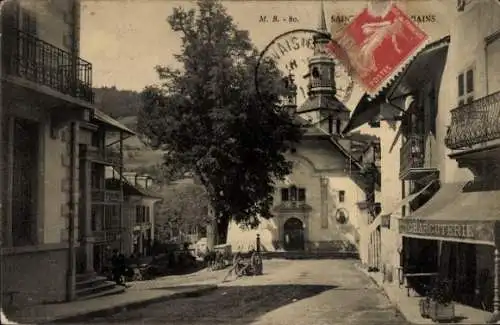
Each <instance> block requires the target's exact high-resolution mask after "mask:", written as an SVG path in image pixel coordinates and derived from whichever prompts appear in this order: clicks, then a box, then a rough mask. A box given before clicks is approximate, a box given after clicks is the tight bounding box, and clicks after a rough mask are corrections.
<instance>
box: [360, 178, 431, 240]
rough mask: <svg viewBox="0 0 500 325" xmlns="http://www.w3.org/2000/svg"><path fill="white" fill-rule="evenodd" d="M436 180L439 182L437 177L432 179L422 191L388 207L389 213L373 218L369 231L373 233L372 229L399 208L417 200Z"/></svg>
mask: <svg viewBox="0 0 500 325" xmlns="http://www.w3.org/2000/svg"><path fill="white" fill-rule="evenodd" d="M436 182H438V180H437V179H435V180H432V181H430V182H429V184H427V185H426V186H424V187H423V188H422V189H421V190H420V191H417V192H415V193H413V194H410V195H408V196H406V197H405V198H404V199H402V200H401V201H399V202H398V203H397V204H394V205H393V206H392V207H391V208H389V209H387V210H386V211H390V212H389V213H383V214H380V215H378V216H377V218H376V219H375V220H373V222H372V223H371V224H370V226H369V227H370V228H369V232H370V233H371V232H372V231H374V230H375V229H377V227H378V226H380V224H381V222H382V220H384V219H387V218H390V216H391V215H392V214H396V213H398V210H399V209H401V207H402V206H403V205H406V204H408V203H411V202H413V200H415V199H416V198H417V197H419V196H420V195H422V194H423V193H424V192H425V191H427V189H428V188H429V187H431V185H433V184H435V183H436Z"/></svg>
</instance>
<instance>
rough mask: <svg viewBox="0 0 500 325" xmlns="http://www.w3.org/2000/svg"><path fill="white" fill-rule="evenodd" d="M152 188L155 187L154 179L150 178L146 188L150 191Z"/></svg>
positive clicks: (147, 180)
mask: <svg viewBox="0 0 500 325" xmlns="http://www.w3.org/2000/svg"><path fill="white" fill-rule="evenodd" d="M151 186H153V179H152V178H151V177H149V176H148V178H147V179H146V188H147V189H149V188H151Z"/></svg>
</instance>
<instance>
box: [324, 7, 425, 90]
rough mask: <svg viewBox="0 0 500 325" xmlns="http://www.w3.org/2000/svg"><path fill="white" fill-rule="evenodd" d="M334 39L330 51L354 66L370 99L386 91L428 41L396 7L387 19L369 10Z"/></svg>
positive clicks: (389, 12)
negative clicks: (381, 91) (384, 89)
mask: <svg viewBox="0 0 500 325" xmlns="http://www.w3.org/2000/svg"><path fill="white" fill-rule="evenodd" d="M333 38H334V40H335V41H336V42H337V44H335V42H330V44H328V45H327V49H328V51H330V53H332V54H333V55H334V56H336V57H337V59H339V60H340V61H341V62H342V63H344V64H347V63H346V62H349V64H351V69H352V70H353V71H354V72H355V74H356V78H357V79H358V81H359V82H360V83H361V84H362V86H364V88H365V91H366V92H367V93H368V94H369V95H370V96H374V95H376V94H377V93H378V92H379V91H380V90H382V89H383V88H384V87H385V86H386V85H387V84H388V83H389V82H390V81H391V80H392V78H394V77H395V76H396V75H397V74H398V73H399V72H400V71H401V70H402V69H403V68H404V67H405V65H406V64H407V63H408V62H409V61H410V60H411V59H412V58H413V57H414V56H415V55H416V54H417V53H418V52H419V51H420V50H421V49H422V48H423V47H424V46H425V45H426V43H427V41H428V36H427V35H426V34H425V33H424V32H423V31H422V30H421V29H420V28H419V27H418V26H416V25H415V24H414V23H413V22H412V20H411V19H410V18H409V17H408V16H407V15H406V14H405V13H404V12H403V11H401V10H400V9H399V8H398V7H396V6H395V5H392V6H391V8H390V10H389V11H387V13H386V14H385V15H384V16H375V15H372V14H371V12H370V11H369V10H368V8H366V9H365V10H363V11H362V12H361V13H360V14H359V15H358V16H357V17H356V18H354V19H353V20H352V21H351V23H350V24H349V25H347V26H346V27H345V28H343V29H342V30H340V31H339V32H338V33H337V34H336V35H333ZM339 47H340V48H339ZM345 59H348V60H345Z"/></svg>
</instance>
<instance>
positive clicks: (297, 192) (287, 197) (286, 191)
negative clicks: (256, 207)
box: [281, 185, 306, 202]
mask: <svg viewBox="0 0 500 325" xmlns="http://www.w3.org/2000/svg"><path fill="white" fill-rule="evenodd" d="M305 200H306V189H305V188H302V187H300V188H298V187H296V186H295V185H294V186H290V187H286V188H282V189H281V201H282V202H287V201H299V202H305Z"/></svg>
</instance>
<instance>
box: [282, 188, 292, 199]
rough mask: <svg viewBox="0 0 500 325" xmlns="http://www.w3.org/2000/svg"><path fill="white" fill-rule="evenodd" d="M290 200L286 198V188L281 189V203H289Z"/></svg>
mask: <svg viewBox="0 0 500 325" xmlns="http://www.w3.org/2000/svg"><path fill="white" fill-rule="evenodd" d="M289 200H290V198H289V197H288V188H282V189H281V201H289Z"/></svg>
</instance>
